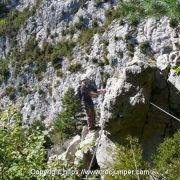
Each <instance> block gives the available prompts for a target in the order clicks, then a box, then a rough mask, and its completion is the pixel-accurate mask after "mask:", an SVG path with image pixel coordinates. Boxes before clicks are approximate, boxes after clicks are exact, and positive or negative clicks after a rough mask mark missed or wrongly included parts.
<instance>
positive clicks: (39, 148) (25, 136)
mask: <svg viewBox="0 0 180 180" xmlns="http://www.w3.org/2000/svg"><path fill="white" fill-rule="evenodd" d="M0 120H1V122H2V123H1V126H0V178H1V179H29V178H32V176H33V175H31V170H32V169H43V168H45V165H46V164H45V155H46V153H47V152H46V150H45V148H44V146H43V144H44V143H45V135H46V136H48V134H47V133H45V131H41V130H40V129H39V128H38V127H37V128H36V129H29V128H28V127H25V126H23V125H22V116H21V115H20V114H19V113H18V112H17V110H15V109H14V108H11V109H8V110H6V111H5V112H3V113H2V114H1V115H0Z"/></svg>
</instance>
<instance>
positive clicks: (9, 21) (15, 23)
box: [0, 0, 41, 40]
mask: <svg viewBox="0 0 180 180" xmlns="http://www.w3.org/2000/svg"><path fill="white" fill-rule="evenodd" d="M40 4H41V0H38V1H37V2H36V5H35V6H34V7H33V8H32V9H31V10H29V8H25V9H24V10H23V11H22V12H21V11H17V10H16V9H13V10H11V11H10V12H9V13H7V14H6V18H5V19H4V21H5V22H6V23H3V24H1V26H0V35H1V36H2V35H8V36H10V37H11V38H13V40H14V39H15V36H16V35H17V33H18V31H19V29H20V28H21V26H22V25H23V24H24V23H25V21H26V20H27V19H28V18H29V17H31V16H33V15H34V14H35V13H36V9H38V8H39V6H40Z"/></svg>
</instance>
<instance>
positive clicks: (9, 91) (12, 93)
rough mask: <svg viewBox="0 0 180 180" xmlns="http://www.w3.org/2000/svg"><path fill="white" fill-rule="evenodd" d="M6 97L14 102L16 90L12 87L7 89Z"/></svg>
mask: <svg viewBox="0 0 180 180" xmlns="http://www.w3.org/2000/svg"><path fill="white" fill-rule="evenodd" d="M6 95H7V96H9V98H10V100H14V99H15V97H16V89H15V88H14V87H13V86H9V87H7V88H6Z"/></svg>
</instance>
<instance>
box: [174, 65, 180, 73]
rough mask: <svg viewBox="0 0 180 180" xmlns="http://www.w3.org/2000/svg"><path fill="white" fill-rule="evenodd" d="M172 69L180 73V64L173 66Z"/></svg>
mask: <svg viewBox="0 0 180 180" xmlns="http://www.w3.org/2000/svg"><path fill="white" fill-rule="evenodd" d="M173 69H174V70H175V71H176V73H177V74H180V66H175V67H174V68H173Z"/></svg>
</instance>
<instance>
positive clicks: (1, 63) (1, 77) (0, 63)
mask: <svg viewBox="0 0 180 180" xmlns="http://www.w3.org/2000/svg"><path fill="white" fill-rule="evenodd" d="M9 76H10V72H9V68H8V61H7V60H2V59H0V84H1V83H2V82H4V81H6V80H7V79H8V77H9Z"/></svg>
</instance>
